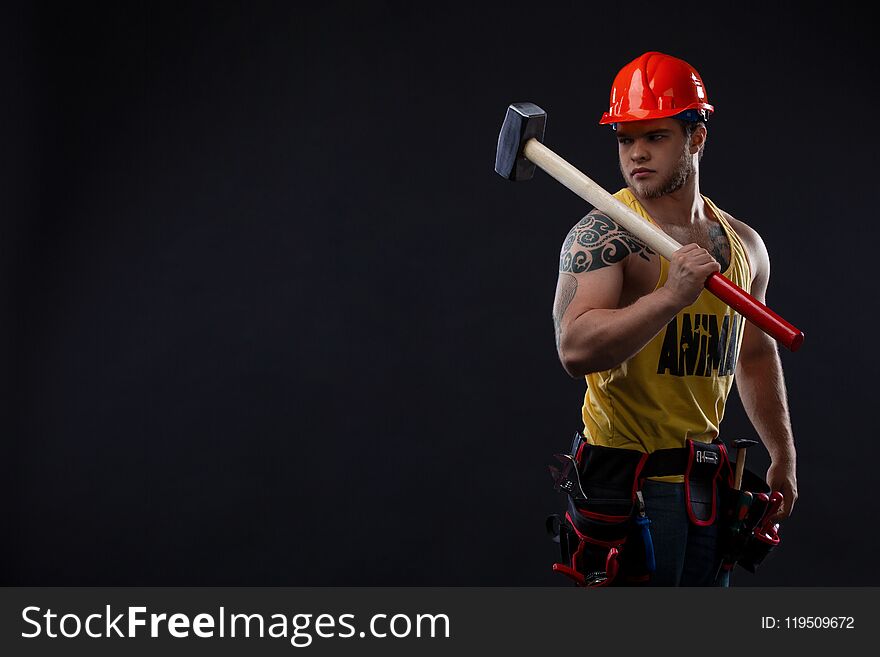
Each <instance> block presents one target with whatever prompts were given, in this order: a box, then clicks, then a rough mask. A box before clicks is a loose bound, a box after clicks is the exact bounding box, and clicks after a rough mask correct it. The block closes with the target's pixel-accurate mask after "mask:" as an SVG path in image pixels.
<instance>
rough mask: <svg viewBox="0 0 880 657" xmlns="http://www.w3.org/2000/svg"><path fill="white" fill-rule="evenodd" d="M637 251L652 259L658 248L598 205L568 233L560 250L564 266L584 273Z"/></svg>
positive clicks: (640, 254)
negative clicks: (629, 230)
mask: <svg viewBox="0 0 880 657" xmlns="http://www.w3.org/2000/svg"><path fill="white" fill-rule="evenodd" d="M633 254H637V255H639V256H641V257H642V258H645V259H648V256H650V255H653V254H654V252H653V251H652V250H651V249H650V248H649V247H648V246H647V245H646V244H645V243H644V242H642V241H641V240H640V239H638V238H637V237H635V236H633V235H632V234H630V233H628V232H627V231H626V230H624V229H623V228H621V227H620V226H619V225H618V224H617V222H616V221H614V219H612V218H611V217H609V216H608V215H606V214H604V213H602V212H601V211H599V210H595V209H594V210H592V211H591V212H589V213H588V214H587V215H586V216H584V217H583V218H581V219H580V220H579V221H578V222H577V223H576V224H575V225H574V226H572V228H571V230H570V231H569V232H568V235H566V237H565V241H564V242H563V244H562V250H561V252H560V270H561V271H571V272H573V273H581V272H585V271H591V270H593V269H601V268H603V267H608V266H610V265H615V264H617V263H620V262H622V261H623V260H624V259H626V258H627V257H628V256H630V255H633Z"/></svg>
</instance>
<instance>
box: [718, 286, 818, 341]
mask: <svg viewBox="0 0 880 657" xmlns="http://www.w3.org/2000/svg"><path fill="white" fill-rule="evenodd" d="M706 289H707V290H709V292H711V293H712V294H714V295H715V296H716V297H718V298H719V299H721V300H722V301H723V302H724V303H726V304H727V305H728V306H730V307H731V308H733V309H734V310H735V311H736V312H738V313H739V314H740V315H742V316H743V317H745V318H746V319H747V320H749V321H750V322H751V323H752V324H754V325H755V326H757V327H758V328H759V329H761V330H762V331H764V333H766V334H767V335H769V336H770V337H771V338H773V339H774V340H777V341H778V342H780V343H781V344H783V345H785V346H786V347H787V348H788V349H789V350H790V351H797V350H798V349H800V348H801V345H802V344H803V342H804V333H803V331H801V330H800V329H798V328H796V327H795V326H793V325H792V324H789V323H788V322H786V321H785V320H784V319H782V317H780V316H779V315H777V314H776V313H775V312H773V311H772V310H770V309H769V308H768V307H767V306H765V305H764V304H763V303H761V302H760V301H758V300H757V299H756V298H755V297H753V296H752V295H751V294H749V293H748V292H746V291H745V290H743V289H742V288H741V287H739V286H738V285H735V284H734V283H731V282H730V280H728V279H726V278H724V276H722V275H721V274H712V275H711V276H710V277H709V278H707V279H706Z"/></svg>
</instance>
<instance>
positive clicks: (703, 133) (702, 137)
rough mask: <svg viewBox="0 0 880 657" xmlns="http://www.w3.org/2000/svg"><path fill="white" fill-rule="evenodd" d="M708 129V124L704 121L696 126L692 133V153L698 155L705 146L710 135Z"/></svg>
mask: <svg viewBox="0 0 880 657" xmlns="http://www.w3.org/2000/svg"><path fill="white" fill-rule="evenodd" d="M708 134H709V133H708V130H706V126H705V124H703V123H698V124H697V127H696V128H694V131H693V133H692V134H691V144H690V151H691V155H696V154H697V153H699V152H700V149H701V148H702V147H703V144H705V143H706V137H707V136H708Z"/></svg>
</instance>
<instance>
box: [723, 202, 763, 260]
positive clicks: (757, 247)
mask: <svg viewBox="0 0 880 657" xmlns="http://www.w3.org/2000/svg"><path fill="white" fill-rule="evenodd" d="M721 213H722V214H723V215H724V219H725V220H726V221H727V223H728V224H730V227H731V228H733V230H735V231H736V234H737V235H738V236H739V238H740V239H741V240H742V241H743V243H744V244H745V246H746V248H747V249H749V251H751V252H754V253H756V254H760V253H762V252H766V251H767V247H766V246H765V245H764V240H763V239H762V238H761V235H760V234H759V233H758V231H757V230H755V229H754V228H752V227H751V226H750V225H748V224H747V223H746V222H745V221H742V220H741V219H737V218H736V217H734V216H733V215H731V214H730V213H729V212H725V211H724V210H721Z"/></svg>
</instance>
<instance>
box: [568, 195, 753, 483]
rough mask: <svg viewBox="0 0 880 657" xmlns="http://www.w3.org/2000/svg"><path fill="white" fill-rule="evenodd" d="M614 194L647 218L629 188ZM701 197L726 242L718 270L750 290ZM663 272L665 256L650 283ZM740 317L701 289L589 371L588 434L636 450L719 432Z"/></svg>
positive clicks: (736, 243) (744, 269)
mask: <svg viewBox="0 0 880 657" xmlns="http://www.w3.org/2000/svg"><path fill="white" fill-rule="evenodd" d="M614 196H615V198H617V199H618V200H619V201H621V202H623V203H624V204H626V205H628V206H629V207H630V208H632V209H633V210H634V211H635V212H636V213H637V214H639V215H641V216H642V217H644V218H645V220H646V221H651V218H650V216H648V213H647V212H646V211H645V209H644V208H643V207H642V205H641V203H639V201H638V200H637V199H636V198H635V196H633V194H632V193H631V192H630V191H629V190H628V189H622V190H620V191H619V192H617V193H616V194H615V195H614ZM703 200H704V201H705V202H706V203H707V204H708V205H709V207H710V208H711V210H712V212H713V214H714V215H715V217H716V218H717V219H718V221H719V222H720V223H721V226H722V227H723V228H724V232H725V233H726V234H727V239H728V241H729V242H730V265H729V266H728V268H727V271H724V272H721V273H722V274H723V275H724V276H726V277H727V278H728V279H730V280H731V281H733V282H734V283H736V284H737V285H738V286H740V287H741V288H743V289H744V290H746V291H748V290H749V289H750V287H751V269H750V267H749V262H748V258H747V256H746V252H745V247H744V246H743V243H742V241H741V240H740V238H739V236H738V235H737V234H736V232H735V231H734V230H733V229H732V228H731V227H730V224H728V222H727V221H726V220H725V218H724V215H723V214H722V212H721V211H720V210H719V209H718V207H717V206H716V205H715V204H714V203H712V201H710V200H709V199H708V198H706V197H705V196H704V197H703ZM652 223H653V222H652ZM668 271H669V262H668V261H667V260H666V259H665V258H660V277H659V278H658V280H657V285H656V286H655V289H657V288H659V287H661V286H662V285H663V284H664V283H665V282H666V277H667V274H668ZM744 321H745V320H743V318H742V316H741V315H739V314H738V313H736V312H734V311H733V310H732V309H731V308H730V307H729V306H728V305H727V304H725V303H724V302H723V301H720V300H719V299H718V298H717V297H715V296H714V295H713V294H711V293H710V292H709V291H708V290H703V292H702V293H701V294H700V296H699V297H698V298H697V300H696V302H695V303H694V304H692V305H690V306H688V307H687V308H684V309H683V310H682V311H681V312H680V313H679V314H678V315H676V316H675V317H674V318H673V320H672V321H671V322H669V324H668V325H667V326H666V328H665V329H663V330H662V331H660V333H658V334H657V335H656V336H655V337H654V338H653V339H652V340H651V341H650V342H649V343H648V344H647V345H645V347H644V348H643V349H642V350H641V351H640V352H638V353H637V354H636V355H635V356H633V357H632V358H630V359H629V360H627V361H625V362H623V363H621V364H620V365H618V366H617V367H615V368H613V369H610V370H606V371H603V372H595V373H593V374H588V375H587V376H586V380H587V392H586V396H585V397H584V406H583V420H584V436H585V437H586V438H587V441H588V442H590V443H593V444H597V445H605V446H608V447H620V448H624V449H635V450H639V451H642V452H653V451H655V450H658V449H665V448H670V447H683V446H684V444H685V439H686V438H692V439H693V440H697V441H702V442H711V441H712V440H713V439H714V438H716V437H717V436H718V427H719V425H720V424H721V418H722V417H723V415H724V404H725V402H726V400H727V395H728V393H729V392H730V387H731V385H732V384H733V371H734V368H735V365H736V360H737V356H738V354H739V348H740V344H741V342H742V335H743V328H744ZM660 479H663V480H666V481H676V480H678V481H681V480H682V478H681V477H678V478H676V477H662V478H660Z"/></svg>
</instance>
